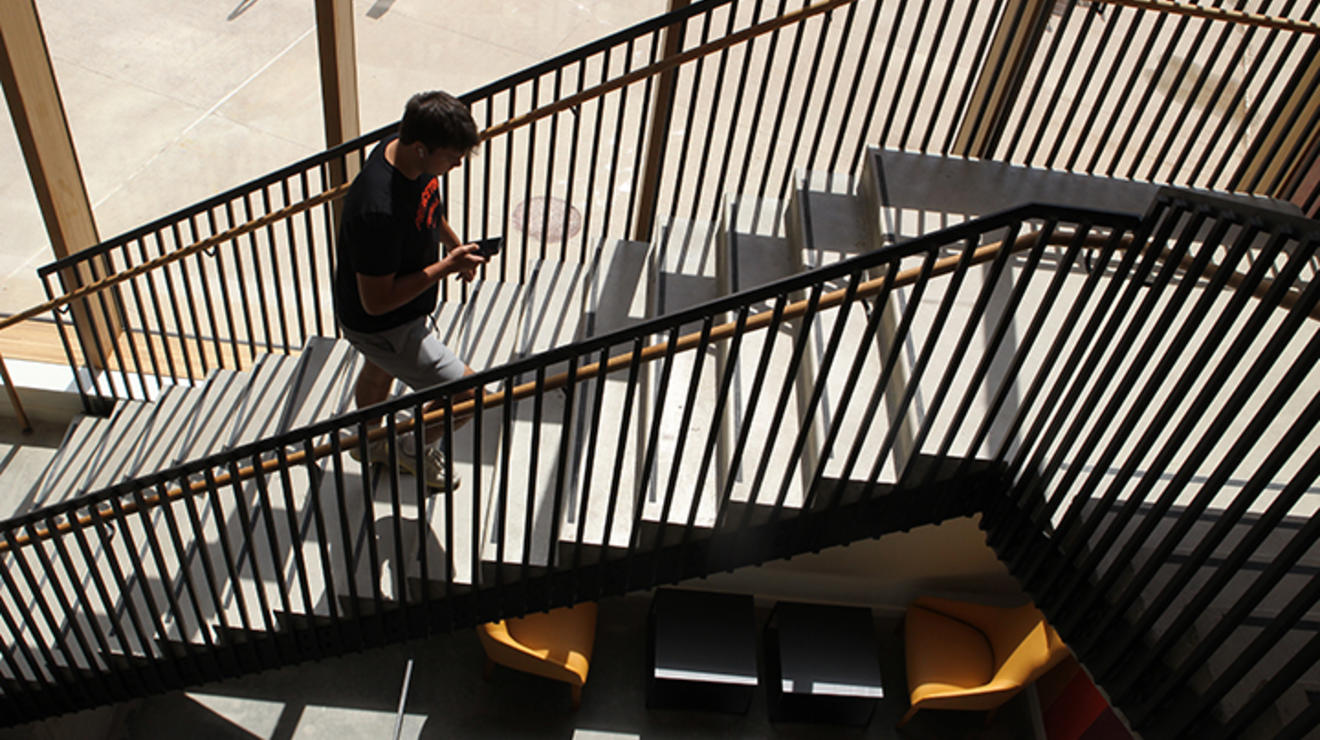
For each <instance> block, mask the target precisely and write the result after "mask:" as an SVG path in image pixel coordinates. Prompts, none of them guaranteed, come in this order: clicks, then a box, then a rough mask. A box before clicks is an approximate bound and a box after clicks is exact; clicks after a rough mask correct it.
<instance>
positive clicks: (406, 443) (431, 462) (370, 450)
mask: <svg viewBox="0 0 1320 740" xmlns="http://www.w3.org/2000/svg"><path fill="white" fill-rule="evenodd" d="M397 454H398V456H399V469H400V470H402V471H404V472H405V473H408V474H409V475H417V471H416V469H415V467H416V466H415V463H416V461H417V454H416V453H415V452H413V444H412V437H401V438H400V440H399V449H398V453H397ZM348 455H349V457H351V458H353V459H354V460H357V461H359V462H361V461H362V452H361V448H360V447H359V446H357V445H353V446H352V447H349V448H348ZM367 459H368V461H369V463H370V464H375V463H381V464H383V465H388V464H389V462H390V448H389V440H388V439H378V440H376V441H375V442H372V443H371V444H370V445H368V446H367ZM422 465H423V467H424V468H425V471H426V474H425V475H424V476H422V477H423V478H424V479H425V480H426V485H427V486H428V487H430V488H439V489H442V490H451V491H452V490H455V489H457V488H458V485H459V483H461V482H462V481H461V480H460V479H459V477H458V476H457V475H455V476H454V478H453V481H452V483H451V482H450V481H449V480H448V479H447V478H446V477H445V469H446V465H445V453H443V452H441V451H440V445H439V444H432V445H429V446H427V447H426V448H424V449H423V450H422Z"/></svg>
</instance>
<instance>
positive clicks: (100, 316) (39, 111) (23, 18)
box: [0, 0, 119, 367]
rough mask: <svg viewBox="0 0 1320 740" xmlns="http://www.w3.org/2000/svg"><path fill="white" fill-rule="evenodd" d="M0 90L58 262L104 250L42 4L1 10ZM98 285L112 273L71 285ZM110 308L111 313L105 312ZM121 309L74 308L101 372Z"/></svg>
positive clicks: (18, 3) (13, 0)
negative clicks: (97, 247)
mask: <svg viewBox="0 0 1320 740" xmlns="http://www.w3.org/2000/svg"><path fill="white" fill-rule="evenodd" d="M0 83H2V84H3V86H4V90H5V100H6V101H8V103H9V113H10V116H11V118H12V119H13V121H14V130H15V132H16V133H17V134H18V141H19V145H20V146H21V147H22V150H23V159H24V160H25V161H26V163H27V170H28V176H29V177H31V179H32V188H33V190H34V191H36V196H37V202H38V203H39V204H40V207H41V216H42V218H43V219H44V220H45V223H46V233H47V234H48V235H49V236H50V244H51V249H52V250H53V251H54V256H55V257H56V258H63V257H67V256H69V255H70V254H74V253H75V252H78V251H80V250H83V249H86V248H88V247H91V246H93V245H95V244H97V243H99V242H100V240H101V239H100V236H99V235H98V234H97V231H96V222H95V220H94V218H93V216H92V206H91V202H90V201H89V200H88V197H87V187H86V185H85V184H84V182H83V177H82V169H81V168H80V167H79V165H78V154H77V152H76V151H75V149H74V146H73V136H72V135H71V134H70V132H69V122H68V119H67V118H66V117H65V114H64V104H63V102H62V101H61V100H60V92H59V86H58V85H57V84H56V81H55V71H54V69H53V68H52V67H51V63H50V54H49V52H48V51H47V49H46V38H45V36H44V35H43V34H42V30H41V20H40V18H39V17H38V16H37V7H36V3H35V0H3V2H0ZM94 277H104V272H103V271H102V272H100V273H98V274H97V275H96V276H93V275H92V273H91V272H90V271H80V274H79V275H76V276H75V275H65V276H64V279H65V281H66V285H73V284H76V283H77V282H79V281H82V282H86V281H89V280H90V279H93V278H94ZM103 305H104V306H106V307H110V308H111V313H106V312H104V311H102V310H101V306H103ZM116 305H117V304H116V302H115V300H114V296H113V295H112V294H111V295H104V294H103V299H102V300H98V299H91V300H89V301H87V302H82V301H80V302H78V303H76V304H74V306H73V309H74V310H73V318H74V325H75V327H76V328H77V331H78V335H79V338H80V339H81V340H82V341H83V346H84V347H85V348H88V350H87V352H86V355H87V362H88V364H91V365H93V366H96V367H100V366H102V365H103V364H104V363H103V362H102V358H101V357H99V356H97V355H99V354H101V353H104V355H105V357H106V358H107V359H108V358H109V357H112V356H113V353H112V352H111V349H110V347H111V345H113V343H114V342H115V341H116V340H117V338H118V335H119V322H118V321H117V319H116V318H115V316H114V314H113V307H114V306H116ZM96 344H100V346H101V351H100V352H98V351H96V350H94V349H91V348H93V347H95V346H96Z"/></svg>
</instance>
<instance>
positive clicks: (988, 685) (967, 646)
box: [898, 597, 1068, 727]
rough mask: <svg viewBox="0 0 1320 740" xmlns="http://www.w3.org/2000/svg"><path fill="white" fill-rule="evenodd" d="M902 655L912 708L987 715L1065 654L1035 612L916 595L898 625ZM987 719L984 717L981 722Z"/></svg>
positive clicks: (907, 717)
mask: <svg viewBox="0 0 1320 740" xmlns="http://www.w3.org/2000/svg"><path fill="white" fill-rule="evenodd" d="M903 629H904V635H905V636H904V653H905V654H906V662H907V682H908V694H909V696H910V698H911V701H912V708H911V709H908V711H907V714H904V715H903V719H901V720H900V721H899V723H898V726H899V727H902V726H903V725H905V724H907V723H908V720H910V719H912V716H913V715H914V714H916V713H917V710H918V709H964V710H971V711H989V712H990V713H991V714H990V716H993V714H994V711H995V710H997V709H998V708H999V707H1000V705H1002V704H1004V702H1007V701H1008V700H1009V699H1011V698H1013V696H1015V695H1016V694H1017V693H1018V692H1019V691H1021V690H1022V689H1023V688H1024V687H1026V686H1027V685H1029V684H1030V683H1031V682H1032V681H1035V680H1036V679H1037V678H1039V677H1040V676H1041V675H1043V674H1044V673H1045V672H1046V671H1048V670H1049V669H1050V668H1053V667H1054V666H1055V664H1057V663H1058V662H1059V661H1061V660H1063V659H1064V657H1066V656H1067V655H1068V647H1067V646H1066V645H1064V644H1063V641H1062V640H1060V639H1059V634H1058V633H1057V632H1055V631H1054V628H1052V627H1050V626H1049V624H1047V623H1046V622H1045V617H1044V616H1043V615H1042V614H1041V613H1040V611H1039V610H1038V609H1036V607H1035V606H1033V605H1031V604H1025V605H1023V606H1019V607H1016V608H1012V609H1004V608H998V607H993V606H983V605H981V604H971V603H967V602H962V601H950V600H948V599H936V598H931V597H922V598H919V599H917V600H916V601H914V602H913V603H912V605H911V606H909V607H908V610H907V616H906V617H905V619H904V625H903ZM987 721H989V717H987Z"/></svg>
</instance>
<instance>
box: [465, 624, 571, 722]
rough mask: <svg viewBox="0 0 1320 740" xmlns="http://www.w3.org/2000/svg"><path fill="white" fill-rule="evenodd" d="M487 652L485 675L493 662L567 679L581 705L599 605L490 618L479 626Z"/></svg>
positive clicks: (538, 674)
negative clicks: (503, 618)
mask: <svg viewBox="0 0 1320 740" xmlns="http://www.w3.org/2000/svg"><path fill="white" fill-rule="evenodd" d="M477 637H478V638H480V640H481V647H482V649H483V650H485V651H486V677H487V678H489V677H490V675H491V672H492V671H494V670H495V664H497V663H498V664H500V665H503V666H507V667H509V668H512V669H514V670H517V671H522V672H524V673H531V674H532V675H535V676H544V677H545V678H549V679H553V680H555V681H563V682H564V683H566V684H568V685H569V686H571V687H572V688H573V708H574V709H577V708H578V707H579V706H580V705H581V704H582V685H583V684H584V683H586V681H587V670H588V669H589V668H590V667H591V648H592V645H593V644H594V643H595V641H596V605H595V604H594V603H592V602H584V603H581V604H577V605H575V606H571V607H564V608H560V609H552V610H550V611H549V612H547V613H543V614H541V613H538V614H528V615H527V616H525V617H519V618H517V619H508V620H501V621H498V622H488V623H486V624H483V625H479V626H478V627H477Z"/></svg>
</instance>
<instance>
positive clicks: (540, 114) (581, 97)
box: [0, 0, 855, 330]
mask: <svg viewBox="0 0 1320 740" xmlns="http://www.w3.org/2000/svg"><path fill="white" fill-rule="evenodd" d="M851 2H855V0H825V1H824V2H820V3H817V4H815V5H810V6H807V7H805V8H801V9H799V10H796V11H793V12H791V13H785V14H784V15H781V16H776V17H775V18H771V19H770V20H768V21H764V22H762V23H758V24H756V25H754V26H749V27H747V28H745V29H743V30H742V31H739V32H737V33H734V34H731V35H729V36H725V37H723V38H721V39H717V40H715V41H712V42H710V43H707V44H703V45H701V46H698V47H695V48H693V49H690V50H688V51H686V52H683V53H682V54H679V55H677V56H675V57H671V58H669V59H665V60H662V61H660V62H657V63H655V64H652V65H649V66H646V67H642V68H640V69H636V70H634V71H632V72H630V73H628V74H626V75H623V76H622V77H617V78H615V79H613V80H610V81H608V82H605V83H602V84H600V85H596V86H595V87H591V88H587V89H586V90H583V91H582V92H580V93H577V94H575V95H570V96H569V97H567V98H562V99H560V100H557V101H555V102H553V103H550V104H548V105H544V106H542V107H540V108H537V109H536V110H533V111H531V112H529V113H526V114H523V115H522V116H518V117H516V118H511V119H509V120H508V121H505V122H504V123H499V124H496V125H494V126H491V127H489V128H487V129H486V130H485V131H482V132H481V138H482V140H485V139H490V138H494V137H496V136H500V135H502V134H506V133H508V132H510V131H512V130H514V129H517V128H521V127H523V126H526V125H529V124H531V123H534V122H535V121H539V120H541V119H542V118H547V117H549V116H552V115H554V114H556V113H559V112H562V111H564V110H567V109H569V108H572V107H573V106H575V105H580V104H582V103H583V102H586V101H588V100H592V99H594V98H598V97H600V96H602V95H605V94H606V93H609V92H611V91H613V90H617V89H619V88H621V87H626V86H627V85H631V84H633V83H635V82H638V81H640V80H643V79H646V78H647V77H650V76H652V75H656V74H659V73H661V72H664V71H665V70H667V69H670V68H672V67H676V66H678V65H680V64H683V63H685V62H690V61H693V60H695V59H697V58H698V57H702V56H705V55H707V54H712V53H714V52H717V51H721V50H723V49H727V48H728V47H730V46H732V45H734V44H737V43H740V42H743V41H747V40H748V39H751V38H754V37H756V36H761V35H764V34H766V33H770V32H771V31H774V30H776V29H779V28H782V27H784V26H787V25H790V24H793V23H798V22H801V21H804V20H806V19H807V18H810V17H812V16H815V15H819V14H821V13H827V12H829V11H831V10H833V9H835V8H837V7H839V6H840V5H846V4H848V3H851ZM348 188H349V183H345V184H343V185H339V186H336V187H333V188H330V189H328V190H326V191H324V192H321V193H318V194H316V195H314V196H312V197H311V198H308V199H306V200H303V201H299V202H298V203H294V204H292V205H289V206H286V207H284V208H281V209H279V210H277V211H272V212H271V213H268V214H266V215H264V216H261V217H259V218H256V219H253V220H252V221H248V222H247V223H244V224H240V225H239V226H235V227H234V228H232V229H228V230H226V231H224V232H222V233H219V234H216V235H214V236H210V237H207V238H206V239H203V240H201V241H199V242H195V243H193V244H191V245H189V246H187V247H183V248H181V249H177V250H175V251H173V252H170V253H169V254H164V255H161V256H160V257H157V258H155V259H153V260H150V261H148V262H143V263H142V264H140V265H137V266H136V267H132V268H130V269H128V270H124V271H123V272H118V273H115V274H114V275H107V276H106V277H104V278H102V279H100V280H97V281H96V282H93V283H88V284H87V285H84V286H82V287H79V288H77V289H75V290H73V291H72V292H69V293H65V294H64V295H62V296H59V297H58V298H52V299H51V300H49V301H46V302H45V303H42V304H39V305H36V306H33V307H31V308H29V309H26V310H24V311H21V312H19V313H16V314H14V315H12V316H9V317H7V318H4V319H0V330H3V329H6V328H8V327H10V326H13V325H15V324H18V323H21V322H23V321H26V320H28V319H31V318H34V317H36V316H39V315H41V314H44V313H46V312H47V311H52V310H54V309H57V308H61V307H63V306H66V305H68V304H70V303H73V302H74V301H76V300H78V299H80V298H86V297H88V296H90V295H92V294H94V293H98V292H100V291H102V290H106V289H108V288H112V287H114V286H116V285H118V284H120V283H123V282H126V281H128V280H131V279H133V278H135V277H138V276H139V275H142V274H144V273H147V272H150V271H152V270H155V269H158V268H161V267H164V266H166V265H169V264H171V263H173V262H177V261H179V260H181V259H184V258H186V257H189V256H192V255H194V254H196V253H198V252H200V251H202V250H205V249H210V248H211V247H215V246H217V245H220V244H223V243H225V242H227V241H232V240H234V239H237V238H238V237H240V236H245V235H247V234H249V233H251V232H253V231H258V230H260V229H263V228H265V227H267V226H270V225H272V224H275V223H279V222H281V221H283V220H285V219H287V218H290V217H292V216H296V215H298V214H299V213H302V212H303V211H307V210H310V209H312V208H315V207H316V206H319V205H322V204H323V203H327V202H329V201H332V200H335V199H336V198H340V197H342V196H343V195H344V194H345V193H347V192H348Z"/></svg>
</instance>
